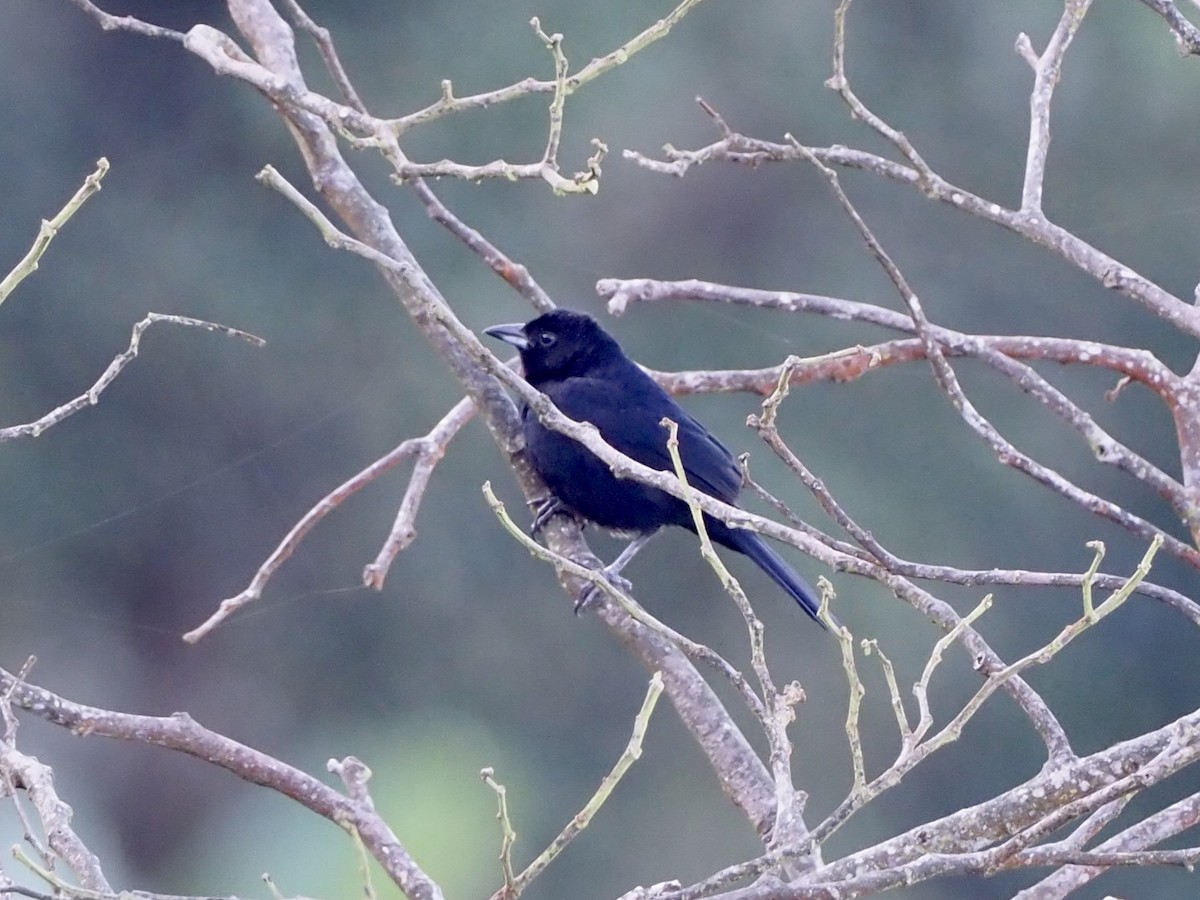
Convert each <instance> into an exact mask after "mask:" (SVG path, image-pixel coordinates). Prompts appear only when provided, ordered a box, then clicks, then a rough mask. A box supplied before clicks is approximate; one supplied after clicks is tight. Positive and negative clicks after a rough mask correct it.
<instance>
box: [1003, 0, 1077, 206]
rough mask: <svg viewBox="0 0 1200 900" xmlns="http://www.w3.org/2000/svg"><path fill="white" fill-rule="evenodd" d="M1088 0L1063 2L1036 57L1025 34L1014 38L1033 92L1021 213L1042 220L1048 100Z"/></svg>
mask: <svg viewBox="0 0 1200 900" xmlns="http://www.w3.org/2000/svg"><path fill="white" fill-rule="evenodd" d="M1091 5H1092V0H1067V3H1066V8H1065V9H1064V10H1063V14H1062V18H1060V19H1059V20H1058V25H1057V27H1055V29H1054V34H1052V35H1051V36H1050V40H1049V42H1048V43H1047V44H1046V50H1045V52H1044V53H1042V55H1041V56H1038V55H1037V54H1036V53H1035V52H1034V50H1033V44H1032V42H1031V41H1030V40H1029V35H1027V34H1024V33H1022V34H1021V35H1020V36H1019V37H1018V38H1017V52H1018V53H1020V54H1021V56H1022V58H1024V59H1025V61H1026V62H1028V63H1029V65H1030V66H1031V67H1032V68H1033V74H1034V81H1033V91H1031V92H1030V94H1029V146H1028V150H1027V153H1026V157H1025V183H1024V186H1023V187H1022V189H1021V212H1022V213H1025V214H1026V215H1028V216H1031V217H1033V218H1035V219H1041V218H1043V213H1042V186H1043V184H1044V182H1045V180H1046V157H1047V155H1048V154H1049V152H1050V99H1051V97H1052V96H1053V94H1054V88H1055V86H1056V85H1057V84H1058V79H1059V76H1060V75H1061V74H1062V63H1063V57H1064V56H1065V55H1066V52H1067V48H1068V47H1069V46H1071V40H1072V38H1074V37H1075V32H1076V31H1077V30H1078V29H1079V26H1080V25H1081V24H1083V17H1084V16H1085V15H1087V11H1088V9H1089V7H1091Z"/></svg>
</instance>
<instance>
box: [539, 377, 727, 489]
mask: <svg viewBox="0 0 1200 900" xmlns="http://www.w3.org/2000/svg"><path fill="white" fill-rule="evenodd" d="M638 374H639V375H641V376H642V377H641V378H625V379H622V380H621V381H620V382H614V380H613V379H611V378H590V377H576V378H566V379H563V380H562V381H557V382H553V383H551V384H547V385H543V386H542V390H543V391H544V392H545V393H546V394H547V395H548V396H549V397H550V399H551V400H553V401H554V404H555V405H556V406H557V407H558V408H559V409H560V410H562V411H563V412H564V413H565V414H566V415H568V416H570V417H571V418H572V419H576V420H577V421H580V422H590V423H592V424H593V425H595V426H596V428H597V429H598V430H599V432H600V434H601V435H602V436H603V437H604V439H605V440H606V441H607V442H608V443H609V444H611V445H612V446H613V447H615V448H616V449H617V450H620V451H621V452H622V453H624V454H625V455H626V456H628V457H630V458H632V459H636V460H637V461H638V462H640V463H642V464H643V465H646V466H649V467H650V468H652V469H658V470H660V471H662V470H665V471H668V472H673V471H674V465H673V464H672V462H671V456H670V454H669V453H668V452H667V429H666V428H664V427H663V426H662V425H660V424H659V423H660V422H661V421H662V419H664V418H669V419H671V420H672V421H674V422H677V423H678V424H679V455H680V458H681V459H682V460H683V466H684V469H685V470H686V471H687V475H688V481H689V483H690V484H691V485H692V486H694V487H696V488H698V489H699V490H701V491H703V492H704V493H706V494H708V495H709V496H712V497H717V498H718V499H720V500H723V501H725V502H726V503H732V502H733V501H734V499H735V498H736V497H737V494H738V492H739V491H740V490H741V486H742V473H741V470H740V469H739V468H738V465H737V462H736V461H735V460H734V458H733V454H732V453H730V452H729V450H728V449H727V448H726V447H725V445H724V444H722V443H721V442H720V441H719V440H717V438H716V437H714V436H713V434H712V433H711V432H710V431H709V430H708V429H707V428H705V427H704V426H703V425H702V424H700V423H699V422H698V421H696V420H695V419H694V418H692V416H690V415H688V413H687V412H686V411H685V410H684V409H683V407H681V406H680V405H679V404H678V403H676V402H675V401H674V400H673V399H672V398H671V396H670V395H669V394H667V392H666V391H664V390H663V389H662V388H661V387H659V386H658V384H656V383H655V382H654V381H653V380H651V378H650V377H649V376H648V375H645V374H644V373H642V372H641V370H640V369H639V370H638Z"/></svg>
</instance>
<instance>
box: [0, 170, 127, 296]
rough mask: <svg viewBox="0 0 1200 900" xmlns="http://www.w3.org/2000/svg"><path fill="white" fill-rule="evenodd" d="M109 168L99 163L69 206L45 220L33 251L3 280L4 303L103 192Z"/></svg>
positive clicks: (72, 198)
mask: <svg viewBox="0 0 1200 900" xmlns="http://www.w3.org/2000/svg"><path fill="white" fill-rule="evenodd" d="M108 168H109V166H108V160H107V159H105V158H104V157H103V156H102V157H100V159H98V160H96V171H95V172H93V173H92V174H91V175H89V176H88V177H87V178H85V179H84V181H83V184H82V185H81V186H80V188H79V190H77V191H76V192H75V195H74V196H73V197H71V199H70V200H68V201H67V205H66V206H64V207H63V208H62V209H61V210H59V211H58V214H57V215H56V216H55V217H54V218H53V219H43V220H42V224H41V226H40V227H39V228H38V233H37V237H36V238H35V239H34V241H33V246H32V247H30V248H29V252H28V253H26V254H25V256H24V257H23V258H22V259H21V261H20V262H19V263H17V264H16V265H15V266H14V267H13V270H12V271H11V272H9V273H8V274H7V275H5V276H4V277H3V278H0V303H3V302H4V301H5V300H6V299H8V295H9V294H11V293H12V292H13V291H14V290H16V287H17V285H18V284H20V283H21V282H22V281H24V280H25V279H26V278H28V277H29V276H30V275H32V274H33V273H34V272H36V271H37V267H38V262H39V260H41V258H42V254H44V253H45V252H46V248H47V247H49V246H50V242H51V241H52V240H54V238H55V237H56V236H57V235H58V232H59V231H60V230H61V229H62V227H63V226H64V225H66V224H67V220H69V219H70V218H71V216H73V215H75V213H76V212H78V211H79V208H80V207H81V206H83V204H84V203H86V202H87V200H88V198H89V197H91V196H92V194H95V193H98V192H99V191H100V182H101V181H102V180H103V179H104V176H105V175H106V174H107V173H108Z"/></svg>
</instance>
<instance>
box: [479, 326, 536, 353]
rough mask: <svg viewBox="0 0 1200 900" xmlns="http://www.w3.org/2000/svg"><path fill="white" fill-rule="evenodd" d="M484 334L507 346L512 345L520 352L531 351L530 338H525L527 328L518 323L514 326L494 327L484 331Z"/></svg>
mask: <svg viewBox="0 0 1200 900" xmlns="http://www.w3.org/2000/svg"><path fill="white" fill-rule="evenodd" d="M483 333H484V334H490V335H491V336H492V337H494V338H499V339H500V340H502V341H504V343H506V344H512V345H513V346H514V347H516V348H517V349H518V350H528V349H529V338H527V337H525V326H524V325H522V324H521V323H519V322H517V323H515V324H512V325H493V326H492V327H491V328H485V329H483Z"/></svg>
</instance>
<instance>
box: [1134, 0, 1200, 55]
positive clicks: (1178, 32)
mask: <svg viewBox="0 0 1200 900" xmlns="http://www.w3.org/2000/svg"><path fill="white" fill-rule="evenodd" d="M1142 3H1144V4H1146V6H1148V7H1150V8H1151V9H1152V10H1154V11H1155V12H1156V13H1158V14H1159V15H1160V16H1162V17H1163V19H1164V20H1165V21H1166V23H1167V26H1168V27H1169V28H1170V29H1171V33H1172V34H1173V35H1174V36H1175V43H1176V45H1177V46H1178V47H1179V52H1180V53H1187V54H1200V28H1197V27H1196V26H1195V25H1193V24H1192V23H1191V22H1190V21H1188V19H1187V18H1185V17H1184V15H1183V13H1181V12H1180V11H1179V7H1177V6H1176V5H1175V3H1174V2H1173V0H1142Z"/></svg>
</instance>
